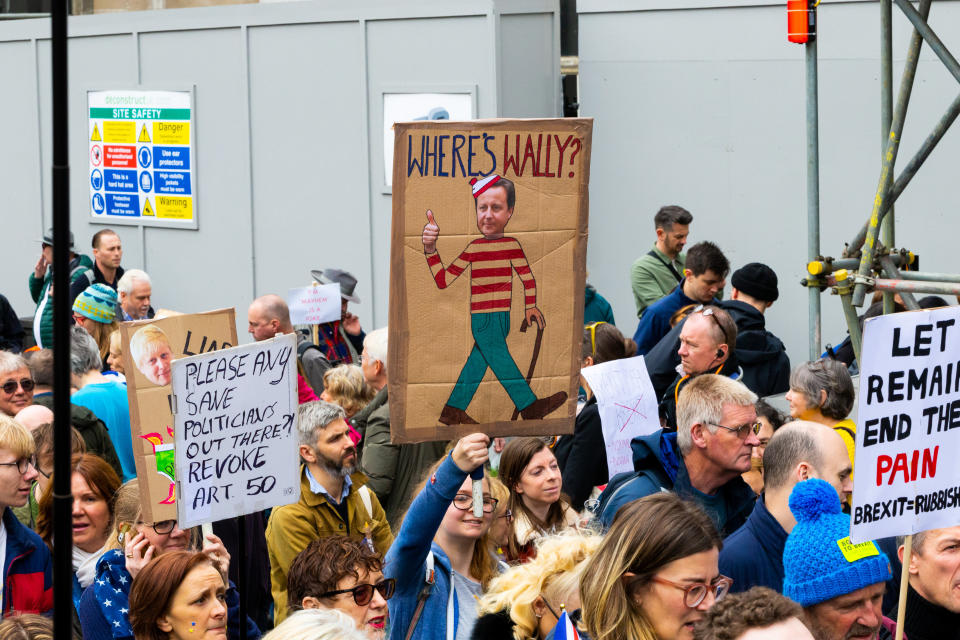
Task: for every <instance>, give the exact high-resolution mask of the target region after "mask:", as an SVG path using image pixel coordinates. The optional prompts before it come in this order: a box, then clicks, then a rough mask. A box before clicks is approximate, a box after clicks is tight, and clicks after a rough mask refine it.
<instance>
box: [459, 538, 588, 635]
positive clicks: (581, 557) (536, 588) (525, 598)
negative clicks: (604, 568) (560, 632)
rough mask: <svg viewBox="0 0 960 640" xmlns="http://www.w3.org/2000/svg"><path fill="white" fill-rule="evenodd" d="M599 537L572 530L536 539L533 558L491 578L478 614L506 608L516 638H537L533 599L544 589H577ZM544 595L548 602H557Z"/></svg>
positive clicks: (560, 592)
mask: <svg viewBox="0 0 960 640" xmlns="http://www.w3.org/2000/svg"><path fill="white" fill-rule="evenodd" d="M601 541H602V538H601V537H600V536H599V535H598V534H595V533H592V532H579V531H574V530H567V531H564V532H563V533H558V534H556V535H550V536H545V537H543V538H541V539H539V540H538V541H537V555H536V557H535V558H534V559H533V560H531V561H530V562H527V563H526V564H521V565H516V566H514V567H511V568H510V569H508V570H507V571H506V573H502V574H500V575H499V576H498V577H496V578H494V579H493V580H492V581H491V582H490V588H489V589H488V591H487V593H486V594H485V595H484V596H483V597H482V598H480V602H479V604H478V606H477V613H478V615H483V614H486V613H496V612H497V611H503V610H507V611H509V613H510V619H511V620H512V621H513V624H514V627H513V637H514V638H515V639H516V640H530V639H533V638H536V637H537V617H536V614H535V612H534V610H533V603H534V601H536V599H537V598H538V597H541V596H544V594H545V593H546V592H547V591H549V592H550V594H551V595H554V596H556V595H560V596H563V595H564V594H570V593H573V592H576V590H577V588H578V586H579V584H580V576H581V575H582V573H583V569H584V567H585V566H586V561H587V559H588V558H589V557H590V556H591V555H593V553H594V552H595V551H596V550H597V548H598V547H599V546H600V542H601ZM546 599H547V601H548V602H550V604H551V606H556V604H559V602H558V603H554V602H552V601H551V599H550V598H546Z"/></svg>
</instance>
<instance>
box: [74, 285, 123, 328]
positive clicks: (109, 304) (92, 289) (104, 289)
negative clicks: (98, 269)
mask: <svg viewBox="0 0 960 640" xmlns="http://www.w3.org/2000/svg"><path fill="white" fill-rule="evenodd" d="M73 310H74V311H75V312H77V313H79V314H80V315H82V316H84V317H86V318H90V319H91V320H94V321H96V322H102V323H103V324H110V323H111V322H113V321H114V320H115V319H116V317H117V292H116V291H114V290H113V289H111V288H110V287H108V286H107V285H105V284H100V283H99V282H96V283H94V284H92V285H90V286H89V287H87V288H86V289H84V290H83V293H81V294H80V295H78V296H77V299H76V300H74V301H73Z"/></svg>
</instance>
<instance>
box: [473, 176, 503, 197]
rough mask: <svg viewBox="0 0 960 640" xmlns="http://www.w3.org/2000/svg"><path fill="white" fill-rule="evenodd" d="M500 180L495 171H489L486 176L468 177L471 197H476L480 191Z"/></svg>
mask: <svg viewBox="0 0 960 640" xmlns="http://www.w3.org/2000/svg"><path fill="white" fill-rule="evenodd" d="M498 180H500V176H498V175H497V174H495V173H491V174H490V175H489V176H487V177H486V178H480V179H479V180H477V179H476V178H470V185H471V186H472V187H473V197H474V198H476V197H477V196H479V195H480V194H481V193H483V192H484V191H486V190H487V189H489V188H490V187H492V186H493V185H494V184H496V183H497V181H498Z"/></svg>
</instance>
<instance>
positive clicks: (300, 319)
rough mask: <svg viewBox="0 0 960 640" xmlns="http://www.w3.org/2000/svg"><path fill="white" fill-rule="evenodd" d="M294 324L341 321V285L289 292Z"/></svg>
mask: <svg viewBox="0 0 960 640" xmlns="http://www.w3.org/2000/svg"><path fill="white" fill-rule="evenodd" d="M287 307H289V308H290V322H291V323H292V324H323V323H324V322H333V321H334V320H339V319H340V284H339V283H337V282H334V283H332V284H318V285H316V286H313V287H301V288H298V289H290V290H289V291H287Z"/></svg>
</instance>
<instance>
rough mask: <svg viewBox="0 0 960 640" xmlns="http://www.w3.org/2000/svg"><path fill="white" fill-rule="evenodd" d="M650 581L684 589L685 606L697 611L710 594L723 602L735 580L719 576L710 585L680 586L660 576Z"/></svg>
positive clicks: (690, 584) (693, 584)
mask: <svg viewBox="0 0 960 640" xmlns="http://www.w3.org/2000/svg"><path fill="white" fill-rule="evenodd" d="M650 581H651V582H657V583H659V584H665V585H668V586H671V587H674V588H677V589H682V590H683V604H684V605H686V606H687V607H688V608H690V609H696V608H697V607H699V606H700V603H701V602H703V600H704V598H706V597H707V594H708V593H713V597H714V599H715V600H721V599H722V598H723V597H724V596H725V595H727V593H729V592H730V587H731V586H732V585H733V580H732V579H731V578H728V577H727V576H717V577H716V578H714V580H713V581H712V582H710V583H706V582H693V583H688V584H680V583H679V582H674V581H672V580H667V579H666V578H661V577H660V576H653V577H651V578H650Z"/></svg>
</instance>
